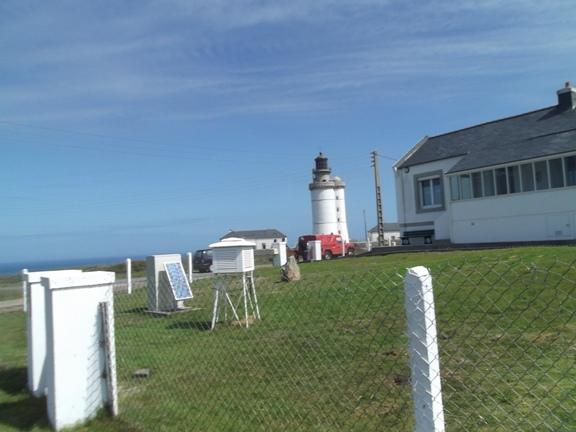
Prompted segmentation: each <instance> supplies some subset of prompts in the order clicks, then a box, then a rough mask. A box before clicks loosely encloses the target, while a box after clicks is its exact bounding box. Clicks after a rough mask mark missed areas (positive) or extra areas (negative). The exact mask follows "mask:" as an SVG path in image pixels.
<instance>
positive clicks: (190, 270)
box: [186, 252, 194, 283]
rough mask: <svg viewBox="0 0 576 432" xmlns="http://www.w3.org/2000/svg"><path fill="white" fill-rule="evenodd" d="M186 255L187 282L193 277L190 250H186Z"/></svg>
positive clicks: (191, 280) (192, 280) (192, 279)
mask: <svg viewBox="0 0 576 432" xmlns="http://www.w3.org/2000/svg"><path fill="white" fill-rule="evenodd" d="M186 256H187V257H188V282H190V283H192V282H194V277H193V275H192V270H193V269H192V252H187V253H186Z"/></svg>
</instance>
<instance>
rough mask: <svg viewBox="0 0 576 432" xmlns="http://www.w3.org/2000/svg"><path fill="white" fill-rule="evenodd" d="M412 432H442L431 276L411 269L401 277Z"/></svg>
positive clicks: (427, 272)
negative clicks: (404, 310)
mask: <svg viewBox="0 0 576 432" xmlns="http://www.w3.org/2000/svg"><path fill="white" fill-rule="evenodd" d="M404 294H405V307H406V316H407V320H408V339H409V351H410V369H411V372H412V373H411V375H412V377H411V378H412V399H413V403H414V414H415V417H416V422H415V424H416V425H415V428H414V431H415V432H443V431H444V430H445V425H444V411H443V407H442V388H441V383H440V358H439V354H438V339H437V336H436V315H435V311H434V293H433V291H432V276H431V275H430V272H429V271H428V269H427V268H425V267H412V268H409V269H408V271H407V272H406V277H405V278H404Z"/></svg>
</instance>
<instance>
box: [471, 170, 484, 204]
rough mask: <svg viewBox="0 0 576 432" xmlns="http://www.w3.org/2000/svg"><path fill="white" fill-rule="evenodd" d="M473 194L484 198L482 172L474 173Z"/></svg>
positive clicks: (475, 196)
mask: <svg viewBox="0 0 576 432" xmlns="http://www.w3.org/2000/svg"><path fill="white" fill-rule="evenodd" d="M472 195H473V196H474V198H482V174H481V173H480V172H475V173H472Z"/></svg>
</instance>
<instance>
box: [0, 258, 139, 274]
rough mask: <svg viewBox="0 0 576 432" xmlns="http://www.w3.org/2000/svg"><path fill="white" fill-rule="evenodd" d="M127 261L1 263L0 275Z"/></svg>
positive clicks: (104, 259)
mask: <svg viewBox="0 0 576 432" xmlns="http://www.w3.org/2000/svg"><path fill="white" fill-rule="evenodd" d="M130 258H131V259H132V260H138V259H144V258H145V257H144V256H141V257H130ZM124 261H126V257H104V258H102V257H100V258H77V259H59V260H50V261H33V262H14V263H0V275H11V274H17V273H20V272H21V271H22V269H27V270H28V271H44V270H58V269H73V268H78V267H85V266H90V265H108V264H119V263H123V262H124Z"/></svg>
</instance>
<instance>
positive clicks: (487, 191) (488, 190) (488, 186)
mask: <svg viewBox="0 0 576 432" xmlns="http://www.w3.org/2000/svg"><path fill="white" fill-rule="evenodd" d="M482 177H483V178H484V196H494V171H492V170H489V171H484V172H483V173H482Z"/></svg>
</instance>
